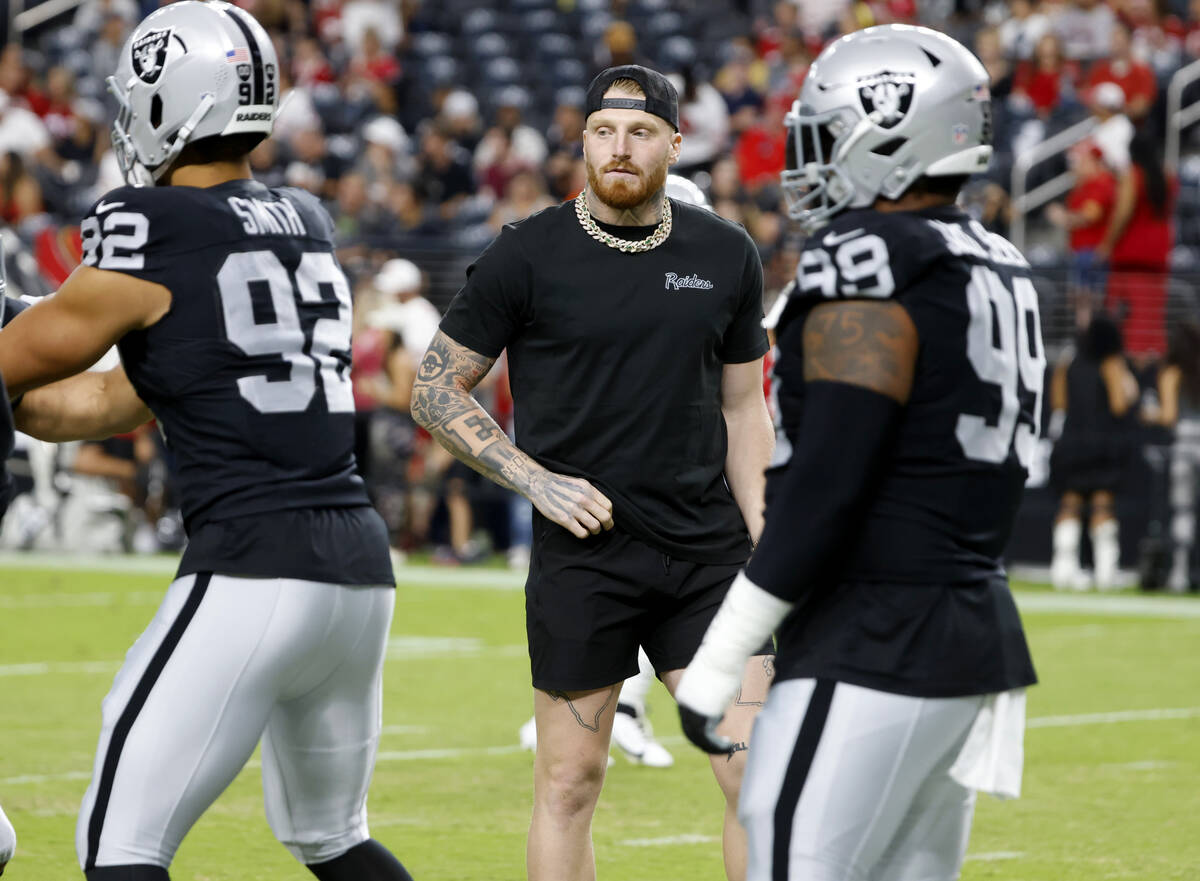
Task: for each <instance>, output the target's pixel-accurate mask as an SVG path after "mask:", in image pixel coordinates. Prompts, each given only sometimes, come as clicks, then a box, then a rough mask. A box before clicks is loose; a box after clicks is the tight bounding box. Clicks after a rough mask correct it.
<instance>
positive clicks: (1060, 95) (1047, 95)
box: [1013, 33, 1075, 119]
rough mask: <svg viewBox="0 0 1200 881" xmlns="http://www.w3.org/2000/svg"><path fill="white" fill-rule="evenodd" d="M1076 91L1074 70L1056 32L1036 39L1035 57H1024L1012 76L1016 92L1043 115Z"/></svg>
mask: <svg viewBox="0 0 1200 881" xmlns="http://www.w3.org/2000/svg"><path fill="white" fill-rule="evenodd" d="M1074 92H1075V72H1074V69H1073V68H1072V67H1071V66H1070V65H1068V63H1067V61H1066V58H1065V57H1064V56H1063V51H1062V44H1061V43H1060V42H1059V39H1058V37H1057V36H1055V35H1054V34H1053V33H1047V34H1044V35H1043V36H1042V38H1041V39H1040V40H1038V42H1037V48H1036V49H1035V50H1034V53H1033V60H1032V61H1022V62H1021V63H1020V64H1019V65H1018V66H1017V72H1016V75H1015V77H1014V79H1013V94H1014V95H1015V96H1021V97H1024V98H1025V99H1026V100H1027V101H1028V102H1029V104H1030V105H1031V107H1032V109H1033V111H1034V112H1035V113H1037V115H1038V116H1040V117H1042V118H1043V119H1044V118H1045V117H1047V116H1049V115H1050V114H1051V113H1052V112H1053V111H1054V109H1055V108H1056V107H1058V106H1059V104H1060V103H1062V101H1063V99H1064V98H1067V97H1070V96H1073V95H1074Z"/></svg>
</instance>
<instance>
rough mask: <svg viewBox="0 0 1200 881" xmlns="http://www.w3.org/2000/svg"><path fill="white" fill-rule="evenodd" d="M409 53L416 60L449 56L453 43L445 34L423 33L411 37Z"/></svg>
mask: <svg viewBox="0 0 1200 881" xmlns="http://www.w3.org/2000/svg"><path fill="white" fill-rule="evenodd" d="M409 51H411V52H412V54H413V55H415V56H416V57H418V58H430V57H432V56H434V55H450V54H451V53H452V52H453V51H454V41H453V40H451V39H450V37H449V35H447V34H443V33H440V32H438V31H424V32H422V33H417V34H413V35H412V39H411V40H410V42H409Z"/></svg>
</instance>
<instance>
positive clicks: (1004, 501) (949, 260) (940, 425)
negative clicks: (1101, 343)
mask: <svg viewBox="0 0 1200 881" xmlns="http://www.w3.org/2000/svg"><path fill="white" fill-rule="evenodd" d="M850 298H854V299H888V298H891V299H894V300H896V301H897V302H899V303H900V304H901V305H903V307H904V308H905V310H906V311H907V312H908V314H909V316H910V317H911V319H912V321H913V323H914V325H915V327H916V330H917V333H918V336H919V346H920V349H919V354H918V359H917V364H916V371H915V374H914V379H913V387H912V391H911V395H910V398H909V400H908V402H907V404H906V405H905V407H904V408H903V411H902V413H901V415H900V417H899V419H900V422H899V428H898V431H897V432H896V434H895V438H894V441H893V443H892V444H891V446H890V448H889V449H888V451H887V460H886V463H885V464H884V465H883V467H882V468H881V470H880V474H881V476H880V478H879V481H878V483H877V484H876V485H874V486H872V487H871V501H870V502H869V504H868V506H867V508H866V512H865V515H864V517H863V519H862V521H861V522H860V523H858V524H856V525H855V527H854V536H853V538H852V545H851V550H850V552H849V554H848V555H847V557H846V563H845V566H844V568H843V569H842V570H841V571H840V573H839V578H838V581H839V584H838V585H829V586H826V589H823V590H818V591H813V592H812V597H813V598H812V600H811V603H810V604H809V605H807V606H804V607H803V608H801V609H798V610H797V612H796V614H794V615H793V616H792V617H791V618H789V620H788V622H786V623H785V625H784V628H783V629H782V631H781V634H780V637H781V643H782V649H781V658H780V662H781V668H782V669H781V672H782V674H783V676H784V678H787V677H788V676H789V675H790V676H797V675H829V676H835V677H838V678H843V679H848V680H851V681H857V682H859V683H860V684H864V685H867V686H868V687H871V686H874V687H880V688H887V689H889V690H895V691H902V692H903V691H908V692H912V693H925V694H929V695H938V694H941V695H948V694H959V693H962V694H969V693H982V692H986V691H996V690H1002V689H1004V688H1010V687H1015V686H1017V685H1023V684H1027V682H1031V681H1033V671H1032V664H1031V662H1030V661H1029V656H1028V651H1027V648H1026V647H1025V643H1024V637H1023V635H1022V633H1021V626H1020V621H1019V618H1018V617H1017V614H1016V609H1015V606H1014V605H1013V603H1012V599H1011V595H1010V594H1009V592H1008V589H1007V581H1006V577H1005V574H1004V569H1003V565H1002V561H1001V555H1002V553H1003V551H1004V547H1005V544H1006V542H1007V540H1008V536H1009V533H1010V531H1011V529H1012V524H1013V519H1014V517H1015V515H1016V512H1017V507H1018V505H1019V503H1020V499H1021V494H1022V491H1023V487H1024V483H1025V479H1026V476H1027V470H1028V466H1029V462H1030V459H1031V457H1032V456H1033V454H1034V449H1035V445H1036V441H1037V433H1038V426H1039V424H1040V423H1039V418H1038V417H1039V414H1040V410H1041V397H1042V380H1043V374H1044V371H1045V352H1044V349H1043V346H1042V338H1041V328H1040V319H1039V314H1038V299H1037V293H1036V291H1035V289H1034V286H1033V282H1032V280H1031V279H1030V272H1029V266H1028V263H1027V262H1026V261H1025V259H1024V258H1023V257H1022V255H1021V254H1020V252H1019V251H1017V249H1016V248H1014V247H1013V246H1012V245H1011V244H1010V243H1009V242H1007V241H1006V240H1005V239H1003V238H1002V237H1000V236H998V235H995V234H992V233H989V232H987V231H986V230H985V229H984V228H983V227H982V226H981V225H980V224H978V223H977V222H975V221H972V220H971V219H970V218H969V217H968V216H967V215H965V214H964V213H962V212H961V211H960V210H958V209H957V208H954V207H944V208H937V209H929V210H925V211H921V212H911V213H910V212H903V213H892V214H883V213H878V212H875V211H871V210H856V211H849V212H846V213H844V214H842V215H840V216H839V217H837V218H836V219H835V220H834V221H833V222H832V223H831V224H830V225H829V226H828V227H826V228H825V229H823V230H821V231H820V232H818V233H816V234H814V235H813V236H811V237H810V238H809V239H808V241H807V242H806V245H805V248H804V250H803V252H802V256H801V261H800V265H799V267H798V269H797V277H796V284H795V285H794V287H792V288H791V289H790V290H789V293H788V295H787V299H786V300H785V301H784V302H782V303H779V304H777V307H776V309H775V310H773V311H772V314H771V316H770V317H769V323H770V321H771V320H773V321H774V324H775V331H776V362H775V366H774V371H773V382H772V395H773V397H774V403H775V406H774V412H775V418H776V424H777V440H776V453H775V461H774V462H773V463H772V467H771V469H769V470H768V512H767V513H768V517H769V516H770V513H771V511H770V499H771V498H772V497H773V496H774V494H775V493H776V492H778V489H779V484H780V481H781V477H782V474H783V472H784V470H785V469H786V466H787V461H788V459H789V457H790V455H791V450H792V447H793V445H794V444H795V442H796V440H797V437H796V431H797V429H798V426H799V425H800V421H801V414H802V412H803V407H804V366H803V351H802V341H803V327H804V322H805V319H806V318H807V316H808V314H809V312H810V311H811V310H812V309H813V308H814V307H815V306H816V305H818V304H820V303H824V302H829V301H833V300H838V299H850ZM901 610H903V611H901ZM856 630H857V631H858V632H857V633H855V631H856ZM922 634H924V635H923V636H922ZM917 646H920V648H918V647H917Z"/></svg>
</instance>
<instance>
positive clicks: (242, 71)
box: [237, 64, 250, 82]
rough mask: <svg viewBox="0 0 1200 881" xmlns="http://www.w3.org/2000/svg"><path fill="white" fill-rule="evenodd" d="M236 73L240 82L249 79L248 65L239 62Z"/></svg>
mask: <svg viewBox="0 0 1200 881" xmlns="http://www.w3.org/2000/svg"><path fill="white" fill-rule="evenodd" d="M237 75H238V79H240V80H241V81H242V82H247V81H248V80H249V79H250V65H249V64H239V65H238V66H237Z"/></svg>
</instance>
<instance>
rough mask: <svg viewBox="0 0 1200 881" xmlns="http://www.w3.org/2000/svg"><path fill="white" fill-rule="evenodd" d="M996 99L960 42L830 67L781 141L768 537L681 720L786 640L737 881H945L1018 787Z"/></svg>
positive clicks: (1015, 477) (734, 596)
mask: <svg viewBox="0 0 1200 881" xmlns="http://www.w3.org/2000/svg"><path fill="white" fill-rule="evenodd" d="M990 122H991V116H990V103H989V94H988V75H987V72H986V71H985V70H984V68H983V66H982V65H981V64H980V63H979V61H978V60H977V59H976V58H975V57H974V56H973V55H972V54H971V53H970V52H968V51H967V50H966V49H964V48H963V47H962V46H961V45H959V44H958V43H957V42H955V41H954V40H952V39H950V38H949V37H947V36H945V35H943V34H940V33H937V32H934V31H932V30H927V29H925V28H916V27H906V26H901V25H888V26H883V27H875V28H868V29H866V30H863V31H859V32H857V33H854V34H850V35H848V36H846V37H843V38H841V39H840V40H838V41H836V42H835V43H833V44H831V45H830V46H829V47H827V48H826V49H825V51H823V52H822V53H821V55H820V57H819V58H818V59H817V60H816V62H815V63H814V64H813V66H812V68H811V69H810V70H809V74H808V78H807V79H806V80H805V83H804V86H803V88H802V90H801V93H800V96H799V99H798V100H797V101H796V102H795V104H794V105H793V107H792V111H791V113H790V114H789V116H788V117H787V127H788V151H789V154H790V156H789V159H790V161H789V168H788V170H787V171H785V172H784V174H783V186H784V189H785V193H786V194H787V197H788V200H789V209H790V213H791V215H792V216H793V217H794V218H796V219H798V220H799V221H800V222H801V224H802V225H803V226H804V227H805V228H806V229H807V231H808V232H809V233H810V235H809V237H808V239H807V242H806V244H805V247H804V249H803V253H802V258H801V261H800V265H799V268H798V271H797V278H796V285H795V287H794V288H793V289H792V291H791V292H790V294H789V296H788V297H787V298H786V299H785V300H784V301H783V302H781V303H780V304H778V305H777V307H776V308H774V309H773V310H772V312H771V314H770V315H769V316H768V323H771V322H772V321H774V323H775V326H776V332H777V335H778V336H777V340H778V361H777V362H776V367H775V383H774V386H773V393H774V394H775V395H776V396H777V403H778V407H777V408H776V413H777V414H778V416H777V418H778V421H779V435H778V438H777V443H776V448H775V451H776V456H775V461H774V463H773V467H772V468H771V469H770V470H769V471H768V485H767V497H768V508H767V518H766V519H767V525H766V528H765V531H764V533H763V537H762V541H761V542H760V544H759V546H758V549H757V550H756V552H755V554H754V556H753V557H752V558H751V560H750V562H749V563H748V564H747V566H746V568H745V570H744V571H743V572H742V574H741V575H740V576H739V577H738V578H737V580H736V581H735V582H734V585H733V587H732V588H731V590H730V592H729V594H728V596H727V597H726V599H725V601H724V603H723V606H722V608H721V611H720V612H719V613H718V615H717V617H716V618H715V619H714V620H713V622H712V624H711V625H710V627H709V629H708V631H707V633H706V635H705V638H704V642H703V644H702V646H701V648H700V650H699V652H698V653H697V654H696V657H695V659H694V660H693V661H692V663H691V664H690V665H689V667H688V669H687V671H686V672H685V674H684V676H683V679H682V681H681V682H680V685H679V690H678V691H677V693H676V697H677V698H678V700H679V705H680V710H681V714H682V717H683V723H684V729H685V731H686V733H687V735H688V737H689V738H691V739H692V740H693V741H694V742H695V743H697V744H698V745H699V746H700V747H701V748H703V749H705V750H707V751H710V752H720V751H722V750H726V749H728V744H727V743H725V742H723V741H722V740H721V739H720V738H718V737H716V736H715V735H714V733H713V728H714V726H715V724H716V723H717V721H718V720H719V719H720V718H721V716H722V714H723V713H724V712H725V710H726V707H728V706H729V704H730V702H731V701H732V700H733V697H734V695H735V693H736V692H737V688H738V682H739V679H740V676H741V672H742V670H743V667H744V664H745V660H746V657H747V655H749V654H750V652H751V651H753V650H754V649H755V648H756V647H757V646H758V645H759V644H761V642H762V640H763V638H764V637H766V636H767V635H768V634H770V633H772V632H773V631H777V633H778V639H779V646H778V651H779V654H778V659H777V664H776V678H775V683H774V685H773V686H772V688H771V691H770V696H769V698H768V701H767V704H766V707H765V708H764V710H763V712H762V714H761V715H760V716H759V718H758V721H757V723H756V727H755V731H754V738H753V740H752V741H751V744H750V752H749V759H748V763H747V766H746V777H745V782H744V783H743V786H742V793H741V800H740V802H739V816H740V817H741V819H742V821H743V823H744V824H745V825H746V827H747V830H748V834H749V838H750V866H749V873H748V878H750V879H752V881H765V879H774V881H779V879H784V878H791V879H804V881H835V879H836V881H850V879H861V878H887V879H889V881H918V879H919V881H935V879H936V881H950V879H953V878H957V877H958V873H959V868H960V866H961V863H962V860H963V856H964V854H965V851H966V846H967V838H968V835H969V831H970V824H971V818H972V813H973V809H974V804H975V796H976V792H978V791H985V792H991V793H994V794H998V795H1003V796H1015V795H1017V794H1018V791H1019V788H1020V778H1021V766H1022V739H1023V727H1024V688H1025V687H1026V686H1028V685H1031V684H1033V683H1034V682H1035V675H1034V670H1033V664H1032V661H1031V659H1030V655H1029V650H1028V647H1027V645H1026V641H1025V636H1024V633H1023V630H1022V626H1021V621H1020V618H1019V616H1018V614H1017V609H1016V606H1015V604H1014V602H1013V598H1012V595H1011V593H1010V592H1009V588H1008V582H1007V577H1006V574H1005V571H1004V568H1003V566H1002V564H1001V554H1002V552H1003V550H1004V546H1005V543H1006V541H1007V539H1008V535H1009V530H1010V528H1011V526H1012V523H1013V518H1014V516H1015V514H1016V510H1017V505H1018V503H1019V501H1020V498H1021V493H1022V489H1023V486H1024V482H1025V477H1026V472H1027V469H1028V466H1029V462H1030V459H1031V458H1032V456H1033V452H1034V447H1035V443H1036V440H1037V433H1038V425H1039V420H1038V415H1039V410H1040V404H1041V393H1042V376H1043V371H1044V368H1045V355H1044V351H1043V348H1042V341H1041V333H1040V327H1039V318H1038V298H1037V293H1036V291H1035V290H1034V286H1033V282H1032V281H1031V280H1030V272H1029V267H1028V264H1027V263H1026V261H1025V260H1024V258H1023V257H1022V256H1021V254H1020V253H1019V252H1018V251H1017V250H1016V249H1015V248H1014V247H1013V246H1012V245H1010V244H1009V243H1008V242H1007V241H1005V240H1004V239H1002V238H1001V237H999V236H997V235H994V234H992V233H989V232H987V231H986V230H985V229H984V228H983V227H981V226H980V225H979V224H978V223H976V222H974V221H972V220H970V219H969V218H968V216H967V215H966V214H964V213H963V212H962V211H960V210H959V209H958V208H957V207H955V204H954V202H955V199H956V196H957V193H958V190H959V188H960V186H961V185H962V183H963V182H964V181H965V180H966V178H967V176H968V175H970V174H973V173H975V172H978V171H982V170H983V169H985V168H986V167H987V165H988V161H989V157H990V155H991V149H992V148H991V146H990V144H991V132H990V128H991V125H990Z"/></svg>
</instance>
